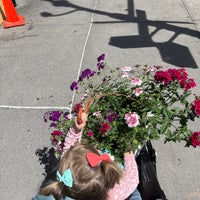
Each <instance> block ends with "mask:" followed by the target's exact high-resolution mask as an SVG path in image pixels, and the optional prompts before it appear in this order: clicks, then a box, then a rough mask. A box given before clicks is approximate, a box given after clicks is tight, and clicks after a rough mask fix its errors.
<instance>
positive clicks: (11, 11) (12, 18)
mask: <svg viewBox="0 0 200 200" xmlns="http://www.w3.org/2000/svg"><path fill="white" fill-rule="evenodd" d="M2 2H3V7H4V12H5V15H6V20H4V25H3V27H4V28H10V27H13V26H22V25H24V24H25V21H24V16H18V14H17V12H16V10H15V7H14V5H13V3H12V0H2Z"/></svg>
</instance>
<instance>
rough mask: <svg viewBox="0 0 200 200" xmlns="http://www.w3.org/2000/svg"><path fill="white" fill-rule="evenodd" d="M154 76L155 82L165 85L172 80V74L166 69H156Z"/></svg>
mask: <svg viewBox="0 0 200 200" xmlns="http://www.w3.org/2000/svg"><path fill="white" fill-rule="evenodd" d="M154 78H155V80H156V81H157V82H162V83H164V84H165V85H167V84H169V83H170V82H171V81H172V76H171V74H170V73H169V72H167V71H157V72H156V74H155V76H154Z"/></svg>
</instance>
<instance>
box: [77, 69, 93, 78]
mask: <svg viewBox="0 0 200 200" xmlns="http://www.w3.org/2000/svg"><path fill="white" fill-rule="evenodd" d="M93 75H94V71H91V70H90V69H88V68H87V69H85V70H83V71H82V73H81V75H80V77H79V81H82V80H83V79H84V78H88V77H89V76H93Z"/></svg>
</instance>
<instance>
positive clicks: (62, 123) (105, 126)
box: [44, 54, 200, 162]
mask: <svg viewBox="0 0 200 200" xmlns="http://www.w3.org/2000/svg"><path fill="white" fill-rule="evenodd" d="M195 86H196V83H195V81H194V80H193V79H191V78H189V77H188V74H187V72H186V70H185V69H184V68H179V69H176V68H174V69H172V68H169V69H167V70H163V69H162V67H161V66H147V65H145V66H140V65H135V66H133V67H129V66H124V67H122V68H116V69H111V68H110V67H109V66H108V65H107V64H106V63H105V54H102V55H100V56H99V57H98V58H97V68H96V70H91V69H85V70H83V71H82V73H81V74H80V77H79V79H78V80H77V81H74V82H73V83H72V84H71V86H70V89H71V90H72V91H74V92H75V93H76V94H77V96H79V97H80V98H81V99H80V102H79V103H77V104H76V105H75V106H74V107H73V109H72V111H71V112H70V113H64V112H63V111H49V112H47V113H45V115H44V119H45V121H48V120H50V121H51V124H50V126H51V127H54V131H53V132H52V133H51V141H52V144H53V145H54V146H55V148H56V155H57V156H59V155H60V154H61V153H62V149H63V141H64V138H65V134H66V133H67V131H68V130H69V128H70V127H71V126H72V123H73V115H76V114H78V113H79V110H80V109H81V110H82V109H87V112H88V121H87V124H86V127H85V129H84V131H83V139H82V140H83V141H85V142H86V141H88V142H89V143H90V144H91V145H94V146H95V147H97V148H98V149H101V150H106V151H108V152H110V153H111V154H112V155H113V156H114V157H115V159H116V161H119V162H121V161H122V155H123V153H124V152H125V151H129V150H134V149H136V148H137V146H138V145H140V144H143V141H144V140H158V139H159V138H160V137H161V136H162V135H163V136H164V138H165V142H170V141H173V142H177V141H178V142H180V141H184V142H185V146H188V147H189V146H190V145H192V146H194V147H196V146H200V131H192V130H190V129H189V128H188V123H189V122H190V121H194V120H195V118H197V117H199V116H200V97H199V96H197V95H195V94H192V92H191V89H192V88H193V87H195ZM191 98H193V100H192V102H190V101H189V100H190V99H191Z"/></svg>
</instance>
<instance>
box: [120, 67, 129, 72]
mask: <svg viewBox="0 0 200 200" xmlns="http://www.w3.org/2000/svg"><path fill="white" fill-rule="evenodd" d="M121 70H122V71H123V72H130V71H131V67H128V66H124V67H122V68H121Z"/></svg>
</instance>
